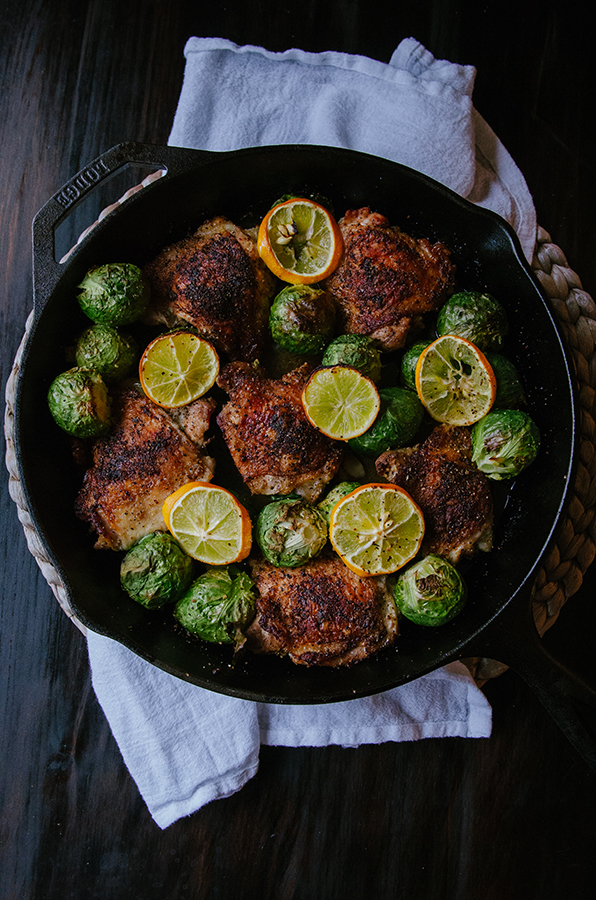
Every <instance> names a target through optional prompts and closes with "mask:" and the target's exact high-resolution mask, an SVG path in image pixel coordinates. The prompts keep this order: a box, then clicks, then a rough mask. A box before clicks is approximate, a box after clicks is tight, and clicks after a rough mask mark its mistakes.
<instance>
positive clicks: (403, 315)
mask: <svg viewBox="0 0 596 900" xmlns="http://www.w3.org/2000/svg"><path fill="white" fill-rule="evenodd" d="M339 226H340V229H341V232H342V235H343V239H344V251H343V255H342V258H341V260H340V263H339V266H338V267H337V269H336V270H335V272H333V274H332V275H331V276H330V277H329V278H328V279H327V282H326V284H327V288H328V289H329V291H330V292H331V294H332V295H333V296H334V297H335V299H336V301H337V304H338V308H339V311H340V317H341V321H342V327H343V330H344V331H346V332H350V333H356V334H365V335H368V336H369V337H371V338H373V339H374V340H375V341H376V342H377V344H378V345H379V346H380V347H381V348H382V349H384V350H395V349H396V348H397V347H403V346H404V343H405V340H406V337H407V334H408V331H409V330H410V327H411V325H412V322H413V321H415V320H418V319H419V317H420V316H421V315H422V314H423V313H426V312H429V311H431V310H433V309H436V308H437V307H438V306H439V305H440V304H441V303H442V302H443V300H444V299H445V298H446V297H447V295H448V294H449V293H450V292H451V290H452V289H453V284H454V273H455V267H454V265H453V263H452V262H451V260H450V254H449V250H448V249H447V248H446V247H445V246H444V244H440V243H437V244H432V243H431V242H430V241H428V240H426V239H425V238H418V239H415V238H412V237H410V236H409V235H407V234H405V233H404V232H403V231H401V230H400V229H399V228H397V227H396V226H390V225H389V222H388V220H387V219H386V218H385V216H383V215H381V214H380V213H376V212H373V211H372V210H371V209H369V208H368V207H363V208H362V209H357V210H348V211H347V212H346V214H345V216H344V217H343V219H341V220H340V222H339Z"/></svg>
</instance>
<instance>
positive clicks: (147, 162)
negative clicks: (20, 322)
mask: <svg viewBox="0 0 596 900" xmlns="http://www.w3.org/2000/svg"><path fill="white" fill-rule="evenodd" d="M213 156H214V154H213V153H211V152H209V151H206V150H186V149H183V148H180V147H163V146H157V145H153V144H141V143H136V142H132V141H131V142H128V143H123V144H117V145H116V146H115V147H112V148H111V149H110V150H106V151H105V153H102V155H101V156H98V157H97V159H95V160H93V162H91V163H89V165H87V166H85V167H84V168H83V169H81V170H80V172H78V173H77V174H76V175H74V176H73V177H72V178H71V179H70V181H68V182H67V183H66V184H65V185H64V186H63V187H62V188H61V189H60V190H59V191H58V192H57V193H56V194H54V196H53V197H51V198H50V200H48V201H47V203H45V204H44V206H42V208H41V209H40V210H39V212H38V213H37V214H36V216H35V218H34V219H33V225H32V242H33V297H34V307H35V311H36V312H37V313H39V312H40V311H41V309H42V308H43V306H44V305H45V302H46V300H47V298H48V297H49V296H50V294H51V293H52V292H53V290H54V288H55V287H56V285H57V283H58V281H59V279H60V277H61V274H62V270H63V266H62V264H61V263H60V262H59V261H57V260H56V257H55V233H56V229H57V227H58V226H59V225H61V224H62V223H63V222H64V221H65V220H66V219H67V217H68V216H69V215H70V214H71V213H72V211H73V210H74V208H75V207H76V206H78V204H79V203H80V202H81V201H82V200H84V199H85V198H87V197H88V196H89V195H90V194H91V192H92V191H94V190H95V189H96V188H98V187H99V186H100V185H104V184H105V183H106V182H108V181H109V180H110V179H111V178H113V177H114V176H115V175H117V174H118V173H119V172H121V171H122V170H124V169H125V168H127V167H130V166H135V165H136V166H146V167H147V168H151V169H153V170H154V172H156V173H159V175H156V176H155V177H156V178H157V177H159V178H160V180H161V179H162V178H163V179H167V178H171V177H173V176H177V175H180V174H184V172H186V171H188V170H189V169H190V168H192V167H195V166H196V165H197V163H200V162H201V158H204V160H205V161H207V160H209V159H212V158H213ZM150 177H151V176H150ZM139 187H140V186H139ZM135 192H136V189H135V188H133V189H132V190H131V191H130V192H129V193H130V195H132V194H133V193H135ZM126 196H127V195H125V197H126ZM116 199H118V198H116ZM120 199H123V198H120ZM91 227H93V226H91ZM89 230H90V229H89Z"/></svg>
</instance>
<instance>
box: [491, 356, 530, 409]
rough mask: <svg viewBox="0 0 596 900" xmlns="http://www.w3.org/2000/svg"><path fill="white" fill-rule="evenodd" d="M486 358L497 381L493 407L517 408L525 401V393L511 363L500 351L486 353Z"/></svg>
mask: <svg viewBox="0 0 596 900" xmlns="http://www.w3.org/2000/svg"><path fill="white" fill-rule="evenodd" d="M486 358H487V359H488V361H489V363H490V365H491V368H492V370H493V373H494V376H495V380H496V382H497V393H496V396H495V402H494V403H493V409H517V407H519V406H523V405H524V404H525V403H526V395H525V392H524V389H523V387H522V383H521V381H520V377H519V373H518V371H517V369H516V368H515V366H514V365H513V363H512V362H511V361H510V360H508V359H507V358H506V357H505V356H501V354H500V353H487V354H486Z"/></svg>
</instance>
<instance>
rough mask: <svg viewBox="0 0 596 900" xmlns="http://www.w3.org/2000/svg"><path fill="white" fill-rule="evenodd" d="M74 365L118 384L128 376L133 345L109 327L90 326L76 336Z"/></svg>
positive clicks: (134, 353) (133, 360)
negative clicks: (77, 338) (85, 367)
mask: <svg viewBox="0 0 596 900" xmlns="http://www.w3.org/2000/svg"><path fill="white" fill-rule="evenodd" d="M75 353H76V360H77V366H89V367H90V368H92V369H95V371H96V372H99V374H100V375H101V376H102V377H103V378H104V380H105V381H108V382H111V381H120V380H121V379H122V378H127V377H128V375H130V374H132V372H133V370H134V368H135V363H136V361H137V356H138V348H137V344H136V342H135V341H134V340H133V338H132V337H130V336H129V335H126V334H123V333H122V332H121V331H118V329H117V328H114V327H113V326H112V325H93V326H92V327H91V328H87V330H86V331H84V332H83V334H82V335H81V336H80V338H79V340H78V342H77V347H76V351H75Z"/></svg>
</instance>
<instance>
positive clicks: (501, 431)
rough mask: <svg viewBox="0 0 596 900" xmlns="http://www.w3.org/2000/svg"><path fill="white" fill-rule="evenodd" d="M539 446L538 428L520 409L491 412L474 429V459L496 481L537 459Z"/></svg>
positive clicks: (509, 476) (511, 475)
mask: <svg viewBox="0 0 596 900" xmlns="http://www.w3.org/2000/svg"><path fill="white" fill-rule="evenodd" d="M539 449H540V432H539V431H538V427H537V426H536V423H535V422H534V420H533V419H531V418H530V416H529V415H528V414H527V413H525V412H523V411H522V410H520V409H503V410H495V411H494V412H489V413H488V415H486V416H484V418H482V419H480V421H479V422H477V423H476V424H475V425H474V427H473V428H472V460H473V462H474V463H475V464H476V465H477V466H478V468H479V469H480V471H481V472H484V474H485V475H487V476H488V477H489V478H493V479H494V480H495V481H505V480H507V479H509V478H514V477H515V476H516V475H519V473H520V472H523V470H524V469H526V468H527V467H528V466H529V465H530V463H532V462H534V460H535V459H536V456H537V454H538V450H539Z"/></svg>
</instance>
